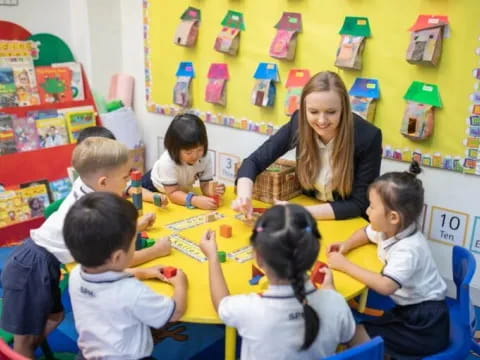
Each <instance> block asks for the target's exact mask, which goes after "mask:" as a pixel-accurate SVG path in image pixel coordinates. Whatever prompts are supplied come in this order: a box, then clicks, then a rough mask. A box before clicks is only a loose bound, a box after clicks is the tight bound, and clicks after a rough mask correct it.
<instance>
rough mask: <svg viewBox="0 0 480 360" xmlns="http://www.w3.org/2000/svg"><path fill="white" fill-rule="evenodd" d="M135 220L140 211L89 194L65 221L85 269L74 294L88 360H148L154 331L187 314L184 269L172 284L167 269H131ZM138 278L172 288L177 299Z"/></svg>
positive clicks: (75, 274)
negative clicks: (151, 287) (164, 272)
mask: <svg viewBox="0 0 480 360" xmlns="http://www.w3.org/2000/svg"><path fill="white" fill-rule="evenodd" d="M136 221H137V210H136V209H135V207H134V206H133V205H132V204H131V203H130V202H128V201H127V200H124V199H122V198H121V197H119V196H117V195H115V194H112V193H107V192H96V193H91V194H87V195H85V196H84V197H82V198H81V199H80V200H78V201H77V202H76V203H75V204H74V205H73V206H72V208H71V209H70V210H69V212H68V214H67V216H66V218H65V226H64V228H63V235H64V238H65V243H66V244H67V247H68V249H69V250H70V252H71V253H72V255H73V257H74V259H75V261H77V262H78V263H79V264H80V265H77V266H76V267H75V268H74V269H73V270H72V272H71V275H70V280H69V292H70V297H71V299H72V308H73V316H74V319H75V327H76V329H77V331H78V335H79V337H78V347H79V348H80V351H81V354H82V356H83V358H85V359H141V358H145V357H148V356H150V355H151V354H152V350H153V339H152V335H151V333H150V328H149V327H154V328H159V327H162V326H163V325H165V324H166V323H167V322H168V321H177V320H178V319H180V317H181V316H182V315H183V314H184V312H185V307H186V294H187V280H186V277H185V275H184V273H183V272H182V271H181V270H180V269H177V274H176V275H175V276H173V277H171V278H169V279H166V278H164V277H163V275H162V273H161V270H162V266H154V267H150V268H138V269H126V268H127V267H128V264H129V263H131V260H132V257H133V253H134V250H135V240H134V239H135V237H136V229H135V223H136ZM132 275H134V276H135V277H133V276H132ZM137 279H139V280H145V279H160V280H162V281H165V282H168V283H170V284H172V285H173V286H174V292H173V296H172V298H168V297H165V296H162V295H159V294H156V293H155V292H153V291H152V290H151V289H150V288H148V287H147V286H146V285H144V284H143V283H142V282H140V281H138V280H137Z"/></svg>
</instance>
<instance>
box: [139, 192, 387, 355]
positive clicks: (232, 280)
mask: <svg viewBox="0 0 480 360" xmlns="http://www.w3.org/2000/svg"><path fill="white" fill-rule="evenodd" d="M233 199H234V194H233V189H232V188H228V189H227V193H226V194H225V196H224V197H223V201H222V204H221V207H220V208H219V209H218V210H217V211H218V212H219V213H221V214H223V215H224V216H225V217H224V218H222V219H218V220H216V221H214V222H210V223H207V224H201V225H198V226H195V227H192V228H190V229H186V230H182V231H179V232H178V234H180V235H181V236H182V237H184V238H186V239H188V240H190V241H192V242H195V243H197V244H198V242H199V241H200V237H201V235H202V234H203V232H204V231H205V230H206V229H213V230H216V231H217V244H218V250H219V251H225V252H227V253H228V252H231V251H234V250H236V249H239V248H241V247H244V246H247V245H249V237H250V234H251V231H252V230H251V227H249V226H247V225H245V224H244V223H243V222H241V221H240V220H238V219H236V218H235V215H237V213H236V212H235V211H233V210H232V209H231V208H230V204H231V202H232V200H233ZM292 202H293V203H297V204H301V205H312V204H314V203H315V200H313V199H310V198H307V197H305V196H299V197H297V198H295V199H293V200H292ZM254 206H255V207H269V206H270V205H268V204H264V203H261V202H257V201H255V202H254ZM144 212H154V213H156V215H157V220H156V222H155V224H154V226H153V227H152V228H151V229H149V230H148V231H147V232H148V234H149V236H150V237H152V238H158V237H160V236H164V235H171V234H172V233H174V232H173V231H172V230H169V229H167V228H166V227H165V226H166V225H168V224H171V223H174V222H177V221H179V220H182V219H186V218H190V217H193V216H197V215H202V214H207V213H209V211H205V210H199V209H187V208H185V207H184V206H178V205H175V204H169V206H168V208H166V209H158V208H156V207H154V206H153V205H152V204H147V203H144ZM221 224H228V225H231V226H232V237H231V238H229V239H226V238H223V237H221V236H220V231H219V227H220V225H221ZM365 224H366V221H365V220H364V219H362V218H355V219H350V220H341V221H334V220H329V221H325V220H322V221H319V222H318V226H319V230H320V233H321V234H322V240H321V248H320V256H319V260H321V261H324V262H326V256H325V250H326V245H327V244H329V243H332V242H336V241H342V240H345V239H346V238H347V237H348V236H349V235H351V234H352V233H353V232H354V231H355V230H356V229H358V228H360V227H362V226H365ZM347 257H348V258H349V259H350V260H351V261H353V262H354V263H356V264H358V265H360V266H362V267H364V268H366V269H369V270H372V271H375V272H380V270H381V268H382V264H381V263H380V261H379V260H378V258H377V255H376V247H375V246H374V245H367V246H363V247H361V248H359V249H355V250H353V251H351V252H350V253H349V254H348V256H347ZM156 264H163V265H171V266H175V267H178V268H181V269H182V270H183V271H184V272H185V274H186V275H187V277H188V282H189V288H188V301H187V310H186V313H185V314H184V316H183V317H182V319H181V320H182V321H185V322H195V323H203V324H220V323H221V321H220V319H219V317H218V315H217V313H216V312H215V310H214V308H213V305H212V303H211V300H210V290H209V284H208V264H207V262H206V261H205V262H199V261H197V260H195V259H193V258H191V257H189V256H187V255H185V254H183V253H181V252H179V251H177V250H176V249H172V254H171V255H170V256H168V257H165V258H159V259H156V260H154V261H151V262H149V263H147V264H144V265H142V266H151V265H156ZM251 265H252V261H247V262H245V263H238V262H236V261H234V260H232V259H227V262H225V263H223V264H222V269H223V272H224V274H225V279H226V281H227V284H228V288H229V290H230V293H231V294H242V293H250V292H260V291H261V289H260V286H259V285H257V286H251V285H250V284H249V282H248V280H249V279H250V278H251ZM333 276H334V281H335V286H336V288H337V290H338V292H340V293H341V294H342V295H343V296H344V297H345V299H347V300H350V299H352V298H354V297H356V296H358V295H362V297H361V301H360V306H361V307H363V308H364V307H365V302H366V296H367V294H368V289H367V288H366V286H365V285H364V284H362V283H360V282H359V281H357V280H355V279H353V278H351V277H350V276H348V275H346V274H343V273H341V272H337V271H334V272H333ZM145 283H146V284H147V285H148V286H150V287H151V288H152V289H153V290H155V291H156V292H159V293H162V294H165V295H172V293H173V289H172V287H171V286H170V285H167V284H165V283H161V282H159V281H155V280H147V281H145ZM360 310H361V309H360ZM235 341H236V336H235V329H234V328H229V327H226V334H225V359H227V360H233V359H235Z"/></svg>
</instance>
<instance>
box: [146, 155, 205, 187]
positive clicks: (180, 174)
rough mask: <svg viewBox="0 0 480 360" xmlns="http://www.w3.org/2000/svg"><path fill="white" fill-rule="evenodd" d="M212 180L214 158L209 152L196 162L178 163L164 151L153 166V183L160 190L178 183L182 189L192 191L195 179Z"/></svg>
mask: <svg viewBox="0 0 480 360" xmlns="http://www.w3.org/2000/svg"><path fill="white" fill-rule="evenodd" d="M197 179H198V180H200V181H210V180H212V179H213V166H212V159H211V157H210V155H209V154H208V153H207V155H205V156H204V157H202V158H200V159H199V160H198V161H197V162H196V163H195V164H193V165H188V164H182V165H178V164H177V163H175V161H174V160H173V159H172V158H171V157H170V154H169V153H168V151H164V152H163V154H162V156H160V159H158V160H157V161H156V162H155V164H153V168H152V183H153V185H154V186H155V187H156V188H157V190H158V191H163V187H164V186H173V185H178V186H179V187H180V189H181V190H182V191H185V192H189V191H192V189H193V185H194V183H195V181H197Z"/></svg>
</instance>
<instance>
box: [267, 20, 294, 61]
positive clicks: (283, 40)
mask: <svg viewBox="0 0 480 360" xmlns="http://www.w3.org/2000/svg"><path fill="white" fill-rule="evenodd" d="M275 28H276V29H277V33H276V34H275V38H274V39H273V41H272V43H271V44H270V56H271V57H274V58H277V59H285V60H292V59H293V58H294V57H295V48H296V47H297V33H299V32H301V31H302V14H300V13H293V12H284V13H283V15H282V17H281V19H280V21H279V22H278V23H277V24H276V25H275Z"/></svg>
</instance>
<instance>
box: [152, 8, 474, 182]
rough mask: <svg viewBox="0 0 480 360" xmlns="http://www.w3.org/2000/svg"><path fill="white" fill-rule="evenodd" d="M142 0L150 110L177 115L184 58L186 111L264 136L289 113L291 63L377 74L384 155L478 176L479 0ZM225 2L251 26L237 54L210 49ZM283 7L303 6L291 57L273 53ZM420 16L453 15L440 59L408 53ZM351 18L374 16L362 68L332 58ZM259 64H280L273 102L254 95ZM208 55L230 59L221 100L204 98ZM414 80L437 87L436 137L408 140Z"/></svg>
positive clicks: (346, 75) (348, 79) (350, 78)
mask: <svg viewBox="0 0 480 360" xmlns="http://www.w3.org/2000/svg"><path fill="white" fill-rule="evenodd" d="M143 5H144V37H145V81H146V82H145V84H146V97H147V109H148V110H149V111H151V112H156V113H161V114H167V115H174V114H176V113H177V112H179V111H184V110H185V109H181V108H179V107H177V106H176V105H172V104H173V89H174V86H175V81H176V77H175V73H176V71H177V68H178V65H179V63H180V62H182V61H191V62H192V63H193V67H194V72H195V77H194V78H193V80H192V82H191V93H192V96H193V97H192V107H191V109H189V111H192V112H194V113H197V114H198V115H199V116H200V117H201V118H202V119H203V120H205V121H207V122H210V123H216V124H222V125H226V126H231V127H236V128H240V129H245V130H250V131H256V132H260V133H266V134H270V133H272V132H274V131H275V130H276V129H278V128H279V127H280V126H281V125H283V124H284V123H286V122H287V121H288V119H289V117H288V116H287V115H285V113H284V99H285V95H286V89H285V86H284V84H285V81H286V78H287V75H288V71H289V70H290V69H294V68H301V69H308V70H309V71H310V73H311V74H312V75H313V74H315V73H316V72H318V71H323V70H331V71H335V72H338V73H339V74H340V76H341V77H342V78H343V80H344V81H345V83H346V85H347V88H348V89H349V88H350V87H351V86H352V84H353V82H354V80H355V78H357V77H365V78H373V79H377V80H378V83H379V88H380V99H378V104H377V108H376V115H375V121H374V124H375V125H376V126H378V127H379V128H381V129H382V132H383V147H384V156H385V157H388V158H392V159H395V160H401V161H410V160H411V158H412V156H413V157H416V158H417V159H419V160H420V161H421V162H422V163H423V164H424V165H426V166H434V167H439V168H444V169H449V170H454V171H458V172H463V173H469V174H477V175H480V158H479V140H480V126H474V124H472V126H470V125H471V124H469V120H470V116H471V115H474V114H475V113H476V112H477V111H478V115H480V89H479V81H480V69H478V68H480V64H479V60H480V20H479V19H478V14H479V13H480V4H479V3H478V0H460V1H448V0H410V1H409V2H408V5H407V4H406V3H405V2H402V1H385V0H370V1H335V0H324V1H317V0H275V1H252V0H250V1H247V0H230V1H225V0H208V1H202V0H191V1H183V0H154V1H153V0H144V2H143ZM189 6H193V7H196V8H199V9H200V10H201V21H200V27H199V34H198V38H197V42H196V44H195V46H194V47H192V48H187V47H182V46H178V45H176V44H174V43H173V37H174V34H175V31H176V28H177V25H178V24H179V22H180V16H181V15H182V14H183V12H184V11H185V10H186V9H187V8H188V7H189ZM228 10H234V11H238V12H241V13H243V17H244V23H245V31H242V32H241V36H240V46H239V51H238V55H237V56H229V55H226V54H223V53H219V52H217V51H215V50H214V42H215V38H216V36H217V34H218V33H219V32H220V30H221V28H222V27H221V22H222V20H223V18H224V16H225V14H226V13H227V11H228ZM284 11H289V12H300V13H301V14H302V23H303V30H302V32H301V33H300V34H299V35H298V37H297V49H296V55H295V58H294V60H293V61H285V60H278V59H274V58H272V57H270V56H269V47H270V43H271V41H272V39H273V38H274V36H275V33H276V29H275V28H274V25H275V24H276V23H277V22H278V21H279V19H280V17H281V15H282V13H283V12H284ZM421 14H435V15H447V16H448V18H449V24H450V34H449V37H448V38H445V39H444V40H443V45H442V47H443V49H442V55H441V59H440V62H439V64H438V65H437V66H436V67H428V66H422V65H412V64H409V63H408V62H407V61H406V60H405V55H406V50H407V47H408V44H409V41H410V32H409V30H408V29H409V28H410V27H411V26H412V25H413V24H414V23H415V21H416V19H417V17H418V15H421ZM345 16H364V17H367V18H368V20H369V23H370V29H371V37H369V38H367V40H366V45H365V50H364V52H363V57H362V58H363V65H362V70H359V71H356V70H343V69H339V68H337V67H335V66H334V65H333V64H334V62H335V55H336V50H337V47H338V44H339V41H340V35H339V34H338V33H339V30H340V28H341V27H342V24H343V21H344V19H345ZM260 62H267V63H275V64H277V66H278V72H279V75H280V81H279V82H277V83H276V99H275V103H274V106H273V107H258V106H255V105H253V104H252V103H251V92H252V89H253V86H254V79H253V74H254V72H255V70H256V68H257V66H258V64H259V63H260ZM211 63H227V64H228V71H229V74H230V77H229V80H228V81H227V85H226V86H227V93H226V97H227V100H226V105H225V106H219V105H214V104H211V103H208V102H206V101H205V100H204V93H205V87H206V85H207V73H208V69H209V66H210V64H211ZM476 69H478V71H477V70H476ZM412 81H420V82H424V83H430V84H435V85H437V86H438V89H439V92H440V97H441V101H442V105H443V106H442V107H441V108H436V109H435V127H434V132H433V135H432V136H431V137H430V138H429V139H427V140H424V141H412V140H409V139H407V138H405V137H403V136H402V135H401V134H400V127H401V123H402V118H403V113H404V110H405V107H406V101H405V100H404V99H403V96H404V94H405V92H406V91H407V89H408V88H409V86H410V84H411V83H412ZM476 104H478V105H479V106H478V107H476V106H475V105H476ZM478 125H480V124H478Z"/></svg>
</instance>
